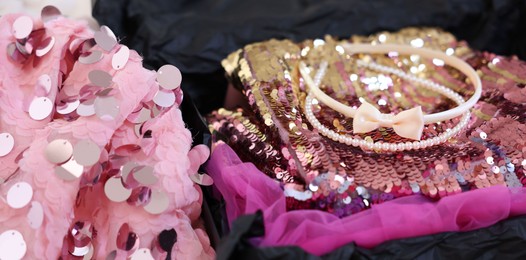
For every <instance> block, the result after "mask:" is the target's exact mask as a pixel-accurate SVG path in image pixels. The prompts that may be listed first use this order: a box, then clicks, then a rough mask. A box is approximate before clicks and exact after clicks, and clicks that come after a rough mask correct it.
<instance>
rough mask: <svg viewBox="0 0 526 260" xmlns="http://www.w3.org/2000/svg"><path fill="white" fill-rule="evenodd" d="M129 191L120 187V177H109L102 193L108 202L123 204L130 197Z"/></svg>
mask: <svg viewBox="0 0 526 260" xmlns="http://www.w3.org/2000/svg"><path fill="white" fill-rule="evenodd" d="M131 192H132V191H131V190H129V189H126V188H125V187H124V186H123V185H122V181H121V178H120V177H117V176H115V177H111V178H109V179H108V180H107V181H106V184H104V193H105V194H106V197H108V199H109V200H111V201H114V202H123V201H125V200H127V199H128V198H129V197H130V195H131Z"/></svg>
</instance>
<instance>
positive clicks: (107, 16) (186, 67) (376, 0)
mask: <svg viewBox="0 0 526 260" xmlns="http://www.w3.org/2000/svg"><path fill="white" fill-rule="evenodd" d="M525 2H526V1H524V0H426V1H422V0H373V1H363V0H324V1H319V0H287V1H283V0H265V1H261V0H222V1H217V0H181V1H175V0H148V1H144V0H97V1H96V3H95V6H94V9H93V16H94V17H95V18H96V19H97V20H98V21H99V23H100V24H105V25H108V26H109V27H110V28H112V30H114V32H115V33H116V35H118V36H120V37H121V39H122V42H123V43H124V44H126V45H128V46H129V47H131V48H133V49H135V50H137V51H138V52H139V53H140V54H142V55H143V56H144V62H145V64H146V65H147V66H149V67H150V68H153V69H157V68H159V67H160V66H162V65H164V64H167V63H170V64H173V65H175V66H177V67H178V68H179V69H181V71H182V72H183V79H184V80H183V88H184V89H185V90H187V91H188V92H189V93H190V95H191V96H192V97H193V98H194V101H195V102H196V104H197V106H198V108H199V109H200V111H201V112H208V111H210V110H211V109H214V108H218V107H220V106H221V105H222V102H223V96H224V94H225V92H226V80H225V79H224V77H223V71H222V69H221V65H220V61H221V60H222V59H223V58H225V57H226V56H227V55H228V54H229V53H230V52H232V51H235V50H237V49H239V48H241V47H243V46H244V45H246V44H249V43H252V42H257V41H264V40H268V39H270V38H289V39H292V40H295V41H301V40H304V39H308V38H319V37H323V36H324V35H325V34H331V35H334V36H339V37H349V36H351V35H353V34H360V35H368V34H371V33H375V32H378V31H380V30H388V31H395V30H399V29H401V28H404V27H407V26H437V27H441V28H444V29H445V30H447V31H450V32H452V33H453V34H455V35H456V36H457V37H458V38H459V39H462V40H467V41H468V42H469V44H470V45H471V46H472V47H474V48H475V49H479V50H488V51H491V52H494V53H498V54H505V55H510V54H517V55H519V56H520V57H521V58H523V59H525V58H526V35H525V33H526V3H525Z"/></svg>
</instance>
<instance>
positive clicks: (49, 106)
mask: <svg viewBox="0 0 526 260" xmlns="http://www.w3.org/2000/svg"><path fill="white" fill-rule="evenodd" d="M52 111H53V102H52V101H51V100H50V99H49V98H47V97H37V98H35V99H33V101H32V102H31V104H30V105H29V116H30V117H31V118H32V119H34V120H42V119H44V118H47V117H48V116H49V115H50V114H51V112H52Z"/></svg>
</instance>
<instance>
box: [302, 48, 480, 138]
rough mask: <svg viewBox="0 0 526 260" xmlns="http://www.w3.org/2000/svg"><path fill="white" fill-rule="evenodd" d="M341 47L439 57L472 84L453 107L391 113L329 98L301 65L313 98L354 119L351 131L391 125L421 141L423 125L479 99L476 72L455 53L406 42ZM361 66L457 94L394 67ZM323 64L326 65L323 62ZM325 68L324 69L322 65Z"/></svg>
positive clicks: (452, 115) (462, 111)
mask: <svg viewBox="0 0 526 260" xmlns="http://www.w3.org/2000/svg"><path fill="white" fill-rule="evenodd" d="M342 46H343V47H344V48H345V49H346V50H347V51H348V52H353V53H389V52H398V53H399V54H406V55H413V54H417V55H420V56H422V57H425V58H429V59H441V60H443V61H444V63H445V64H448V65H450V66H451V67H453V68H455V69H458V70H459V71H461V72H462V73H464V74H465V75H466V76H467V77H468V78H469V80H470V81H471V82H472V84H473V85H474V87H475V93H474V94H473V96H472V97H471V98H470V99H468V100H467V101H466V102H462V103H458V104H459V105H458V106H457V107H455V108H452V109H449V110H446V111H443V112H439V113H434V114H427V115H423V113H422V110H421V107H420V106H418V107H414V108H412V109H409V110H406V111H402V112H400V113H398V114H397V115H394V114H382V113H380V112H379V111H378V110H377V109H376V108H375V107H374V106H372V105H371V104H369V103H367V102H363V103H362V105H361V106H360V107H359V108H358V109H356V108H353V107H350V106H347V105H344V104H342V103H340V102H338V101H336V100H335V99H333V98H332V97H330V96H328V95H327V94H325V93H324V92H323V91H321V90H320V89H319V84H315V82H314V81H313V80H312V78H311V77H310V75H309V70H308V69H307V68H306V66H305V64H303V63H301V64H300V72H301V74H302V76H303V79H304V80H305V83H306V84H307V85H308V86H309V89H310V90H309V93H310V94H311V95H312V96H313V97H315V98H316V99H317V100H318V101H320V102H322V103H323V104H325V105H327V106H328V107H330V108H332V109H334V110H336V111H338V112H340V113H341V114H343V115H345V116H347V117H351V118H353V132H354V133H367V132H370V131H372V130H375V129H377V128H378V127H391V128H393V129H394V130H395V132H396V133H397V134H398V135H400V136H402V137H405V138H409V139H414V140H420V138H421V135H422V130H423V128H424V125H425V124H430V123H437V122H441V121H445V120H448V119H452V118H455V117H457V116H460V115H462V114H465V112H467V111H469V109H470V108H472V107H473V106H474V105H475V103H476V102H477V101H478V100H479V98H480V95H481V93H482V83H481V81H480V77H479V76H478V74H477V73H476V72H475V70H473V68H471V66H469V65H468V64H467V63H466V62H464V61H462V60H460V59H459V58H456V57H454V56H449V55H447V54H445V53H443V52H439V51H434V50H430V49H426V48H414V47H410V46H406V45H396V44H381V45H369V44H342ZM358 65H360V66H368V67H370V68H372V69H377V70H383V71H384V72H390V73H394V74H397V75H398V76H404V77H406V78H408V79H409V80H410V81H413V82H416V83H423V82H429V84H423V85H427V87H428V88H430V89H433V90H435V91H437V92H439V93H441V94H444V95H446V96H448V97H451V98H453V96H455V95H458V94H456V93H455V92H454V91H452V90H451V89H448V88H446V87H444V86H442V85H439V84H437V83H434V82H430V81H426V80H424V79H421V78H417V77H415V76H411V75H407V74H405V73H404V72H403V71H399V70H397V69H394V68H389V67H384V66H381V65H378V64H367V63H364V62H359V63H358ZM325 66H326V65H325ZM322 70H324V68H322ZM318 75H321V76H319V77H320V78H319V79H318V80H319V81H321V77H323V75H324V71H323V73H320V74H318Z"/></svg>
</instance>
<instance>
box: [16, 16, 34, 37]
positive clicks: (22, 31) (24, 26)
mask: <svg viewBox="0 0 526 260" xmlns="http://www.w3.org/2000/svg"><path fill="white" fill-rule="evenodd" d="M31 31H33V19H31V18H30V17H29V16H20V17H18V18H16V20H15V22H13V35H14V36H15V38H17V39H24V38H26V37H28V36H29V34H30V33H31Z"/></svg>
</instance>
